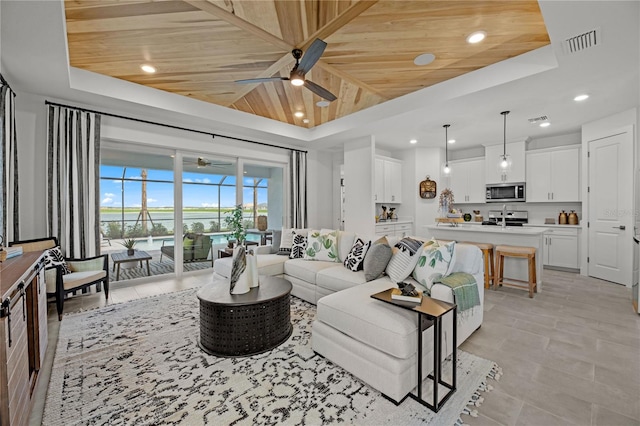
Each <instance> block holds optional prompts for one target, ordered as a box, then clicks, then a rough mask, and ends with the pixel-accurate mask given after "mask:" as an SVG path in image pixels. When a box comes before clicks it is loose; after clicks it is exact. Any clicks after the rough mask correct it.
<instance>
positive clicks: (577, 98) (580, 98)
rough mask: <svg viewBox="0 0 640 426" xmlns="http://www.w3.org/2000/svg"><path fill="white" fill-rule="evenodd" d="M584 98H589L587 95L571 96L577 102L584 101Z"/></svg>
mask: <svg viewBox="0 0 640 426" xmlns="http://www.w3.org/2000/svg"><path fill="white" fill-rule="evenodd" d="M585 99H589V95H578V96H576V97H575V98H573V100H574V101H577V102H580V101H584V100H585Z"/></svg>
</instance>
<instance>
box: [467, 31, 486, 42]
mask: <svg viewBox="0 0 640 426" xmlns="http://www.w3.org/2000/svg"><path fill="white" fill-rule="evenodd" d="M486 36H487V33H485V32H484V31H476V32H475V33H471V34H469V35H468V36H467V43H471V44H475V43H480V42H481V41H482V40H484V38H485V37H486Z"/></svg>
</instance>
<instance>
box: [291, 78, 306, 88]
mask: <svg viewBox="0 0 640 426" xmlns="http://www.w3.org/2000/svg"><path fill="white" fill-rule="evenodd" d="M291 84H293V85H294V86H302V85H304V80H303V79H302V78H300V77H294V78H292V79H291Z"/></svg>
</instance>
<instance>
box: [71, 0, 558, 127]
mask: <svg viewBox="0 0 640 426" xmlns="http://www.w3.org/2000/svg"><path fill="white" fill-rule="evenodd" d="M65 11H66V24H67V38H68V45H69V58H70V64H71V66H73V67H77V68H81V69H85V70H88V71H93V72H96V73H100V74H105V75H108V76H112V77H116V78H120V79H123V80H127V81H130V82H133V83H138V84H142V85H146V86H150V87H154V88H156V89H160V90H164V91H168V92H173V93H177V94H181V95H184V96H188V97H192V98H195V99H199V100H201V101H205V102H211V103H214V104H217V105H222V106H225V107H228V108H233V109H237V110H240V111H245V112H248V113H251V114H256V115H260V116H263V117H267V118H271V119H274V120H279V121H282V122H285V123H289V124H294V125H299V126H303V127H309V128H311V127H314V126H318V125H320V124H323V123H327V122H329V121H332V120H335V119H337V118H340V117H344V116H346V115H349V114H351V113H354V112H357V111H360V110H363V109H365V108H369V107H371V106H374V105H377V104H380V103H382V102H385V101H387V100H390V99H394V98H397V97H400V96H403V95H406V94H408V93H412V92H415V91H417V90H420V89H422V88H425V87H428V86H431V85H434V84H437V83H439V82H442V81H445V80H448V79H451V78H454V77H457V76H459V75H462V74H465V73H468V72H471V71H474V70H477V69H479V68H482V67H485V66H487V65H491V64H493V63H496V62H500V61H503V60H505V59H508V58H510V57H513V56H517V55H520V54H522V53H525V52H528V51H531V50H534V49H537V48H540V47H542V46H545V45H547V44H549V36H548V34H547V31H546V28H545V25H544V21H543V19H542V15H541V13H540V9H539V6H538V2H537V1H535V0H533V1H532V0H522V1H504V0H494V1H483V0H471V1H462V0H444V1H432V0H419V1H392V0H380V1H369V0H360V1H349V0H314V1H304V0H283V1H276V0H258V1H247V0H210V1H205V0H168V1H143V0H66V1H65ZM477 30H483V31H485V32H486V33H487V38H486V39H485V40H484V41H483V42H482V43H479V44H475V45H472V44H468V43H467V42H466V36H467V35H469V34H470V33H472V32H473V31H477ZM316 38H320V39H322V40H324V41H325V42H327V44H328V46H327V48H326V50H325V52H324V54H323V55H322V58H321V59H320V60H319V61H318V63H316V65H315V66H314V67H313V69H312V70H311V71H310V72H309V73H307V75H306V77H307V79H309V80H311V81H313V82H315V83H317V84H319V85H321V86H323V87H325V88H326V89H328V90H329V91H331V92H332V93H334V94H335V95H336V96H337V97H338V99H337V100H336V101H334V102H331V103H330V105H329V106H327V107H319V106H317V105H316V103H317V102H318V101H320V100H322V99H321V98H320V97H319V96H317V95H315V94H313V93H312V92H311V91H309V90H307V89H306V88H304V87H294V86H292V85H291V84H290V83H289V82H288V81H278V82H269V83H263V84H238V83H235V80H240V79H249V78H259V77H272V76H283V77H288V76H289V73H290V71H291V68H292V67H293V65H294V64H295V60H294V59H293V57H292V55H291V50H292V49H293V48H300V49H302V50H305V49H306V48H307V47H308V46H309V45H310V44H311V42H313V40H315V39H316ZM423 53H432V54H434V55H435V60H434V61H433V62H432V63H431V64H428V65H424V66H417V65H415V64H414V62H413V61H414V58H415V57H416V56H418V55H420V54H423ZM142 64H151V65H153V66H154V67H156V68H157V72H156V73H155V74H145V73H144V72H142V71H141V69H140V66H141V65H142ZM296 111H301V112H302V113H303V114H304V116H303V117H296V116H294V113H295V112H296ZM303 120H304V121H303ZM307 121H308V122H307Z"/></svg>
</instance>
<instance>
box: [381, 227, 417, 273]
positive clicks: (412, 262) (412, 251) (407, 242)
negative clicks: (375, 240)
mask: <svg viewBox="0 0 640 426" xmlns="http://www.w3.org/2000/svg"><path fill="white" fill-rule="evenodd" d="M423 244H424V242H423V241H421V240H416V239H413V238H409V237H406V238H403V239H401V240H400V241H398V243H397V244H396V245H395V246H394V247H393V249H392V252H393V255H392V256H391V259H390V260H389V264H388V265H387V268H386V270H385V271H386V272H387V275H389V277H390V278H391V281H393V282H394V283H399V282H400V281H402V280H404V279H405V278H407V277H408V276H409V275H411V272H413V268H415V267H416V263H418V258H419V257H420V255H421V254H422V245H423Z"/></svg>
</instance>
